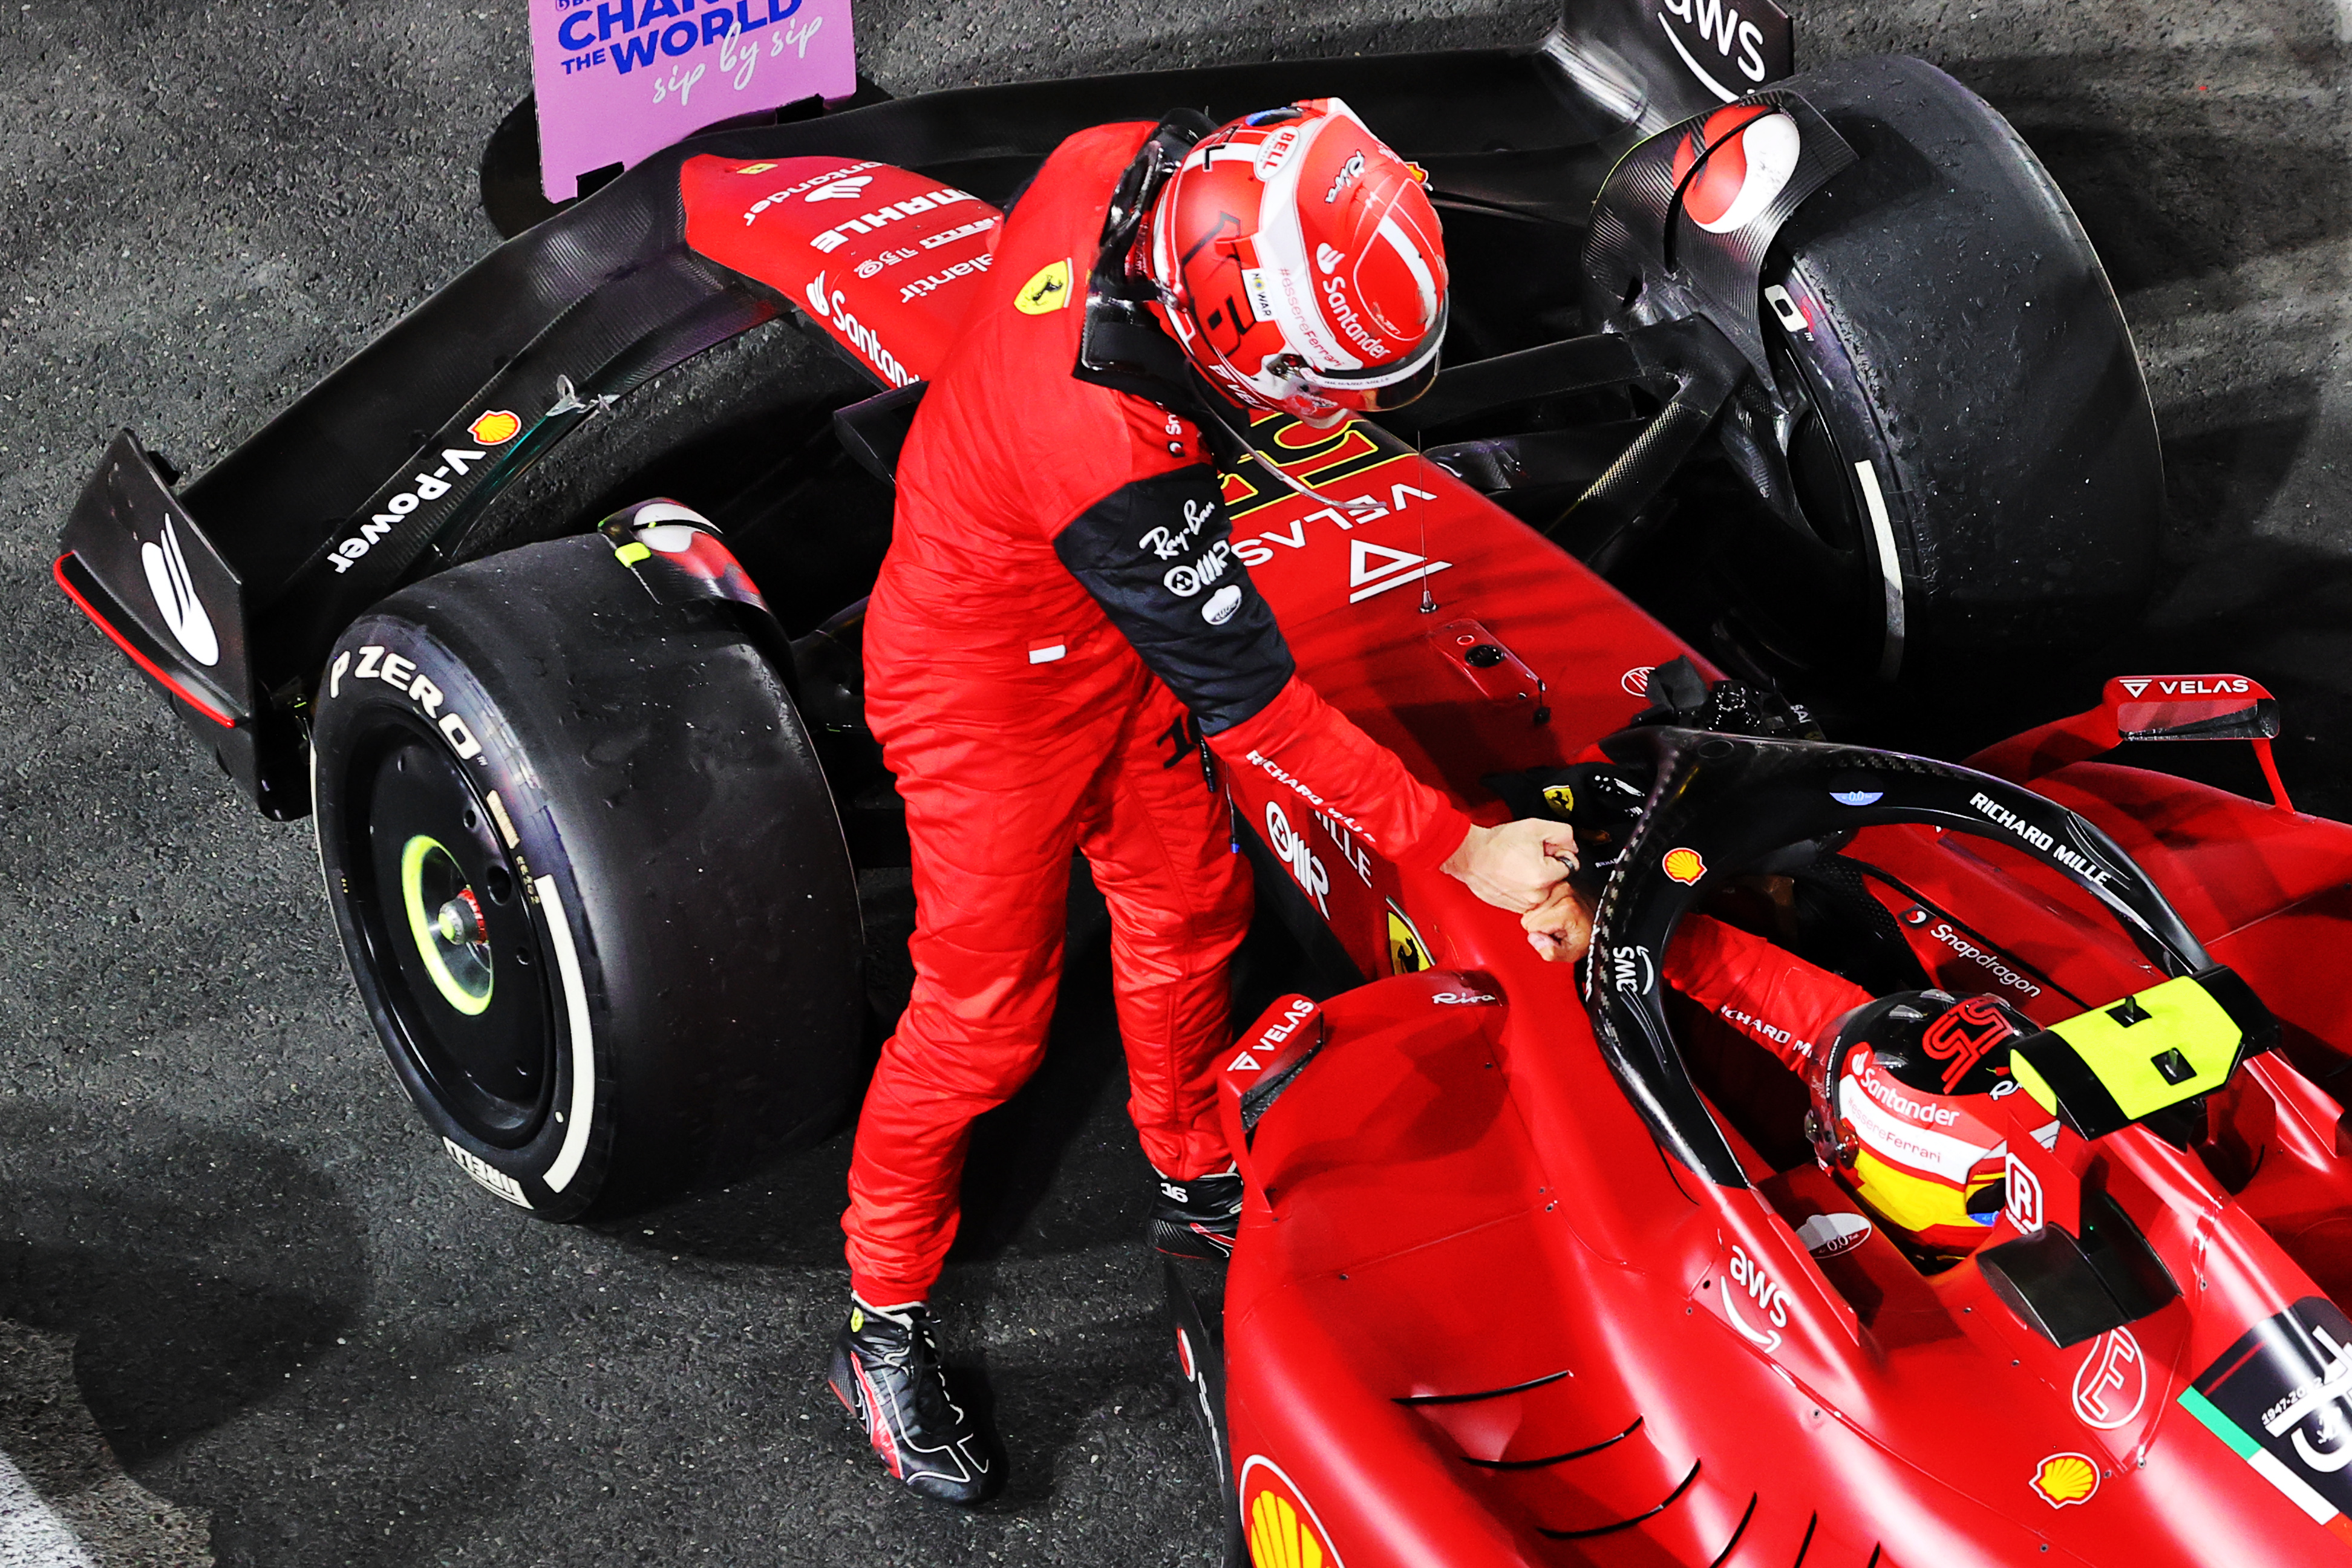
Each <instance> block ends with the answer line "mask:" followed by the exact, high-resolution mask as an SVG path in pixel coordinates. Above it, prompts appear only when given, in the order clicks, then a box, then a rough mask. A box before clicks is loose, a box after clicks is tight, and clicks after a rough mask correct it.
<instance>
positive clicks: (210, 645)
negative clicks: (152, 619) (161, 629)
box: [139, 519, 220, 668]
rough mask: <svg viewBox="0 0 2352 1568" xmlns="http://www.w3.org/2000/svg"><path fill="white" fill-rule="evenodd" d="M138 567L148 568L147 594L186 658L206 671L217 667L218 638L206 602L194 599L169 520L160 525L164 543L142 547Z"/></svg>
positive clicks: (184, 560)
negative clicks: (161, 613)
mask: <svg viewBox="0 0 2352 1568" xmlns="http://www.w3.org/2000/svg"><path fill="white" fill-rule="evenodd" d="M139 563H140V564H141V565H142V566H144V567H146V568H147V591H148V592H149V593H151V594H152V595H155V607H156V608H157V609H159V610H161V611H162V612H163V624H164V625H165V626H169V627H171V628H172V635H173V637H177V638H178V639H179V642H180V646H181V647H184V648H185V649H187V650H188V657H189V658H193V659H194V660H195V661H196V662H197V663H198V664H201V665H204V666H205V667H207V668H210V667H211V666H213V665H215V664H218V663H219V662H220V634H219V633H218V632H217V631H215V629H214V628H213V618H212V616H209V615H207V614H206V613H205V602H204V601H203V600H202V599H199V598H197V597H196V585H195V583H194V579H192V578H191V577H189V575H188V557H187V552H184V550H182V549H181V548H180V535H179V531H178V530H177V529H175V528H173V525H172V523H171V521H170V520H169V519H166V520H165V521H164V523H163V543H162V544H160V545H157V544H142V545H141V546H140V547H139Z"/></svg>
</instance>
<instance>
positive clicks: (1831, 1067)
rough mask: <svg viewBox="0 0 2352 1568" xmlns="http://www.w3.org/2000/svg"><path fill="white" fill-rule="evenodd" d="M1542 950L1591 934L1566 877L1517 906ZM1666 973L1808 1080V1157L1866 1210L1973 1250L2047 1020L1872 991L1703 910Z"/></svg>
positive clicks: (1567, 955)
mask: <svg viewBox="0 0 2352 1568" xmlns="http://www.w3.org/2000/svg"><path fill="white" fill-rule="evenodd" d="M1520 923H1521V924H1522V925H1523V926H1524V927H1525V928H1526V930H1527V931H1528V942H1530V943H1532V944H1533V945H1534V947H1535V949H1536V951H1537V952H1539V953H1542V954H1543V955H1544V956H1545V957H1547V958H1549V959H1552V960H1555V961H1561V962H1574V961H1575V960H1576V959H1578V958H1580V957H1582V956H1583V954H1584V950H1585V948H1586V946H1587V945H1588V944H1589V943H1590V942H1591V934H1592V930H1591V916H1590V913H1589V911H1588V910H1586V908H1585V906H1584V904H1583V902H1582V896H1581V895H1580V894H1579V893H1577V892H1575V891H1573V890H1572V889H1570V888H1569V887H1567V886H1566V885H1563V886H1562V887H1561V888H1559V889H1558V890H1557V891H1556V892H1555V893H1554V895H1553V896H1552V898H1551V900H1549V902H1547V903H1545V904H1544V905H1542V906H1541V907H1539V908H1538V909H1535V910H1530V911H1528V913H1527V914H1526V915H1525V916H1523V917H1521V921H1520ZM1665 978H1666V982H1667V984H1670V985H1672V986H1673V987H1674V988H1675V990H1676V991H1679V992H1681V993H1682V994H1684V995H1685V996H1686V997H1688V998H1689V999H1690V1000H1691V1001H1692V1002H1694V1003H1696V1004H1697V1005H1700V1006H1702V1007H1704V1008H1706V1010H1707V1011H1708V1012H1710V1013H1712V1014H1714V1015H1715V1016H1717V1018H1719V1019H1721V1020H1722V1021H1723V1022H1724V1023H1725V1024H1726V1025H1727V1026H1730V1027H1731V1028H1733V1029H1735V1030H1737V1031H1738V1032H1739V1033H1740V1034H1742V1035H1745V1036H1746V1037H1748V1038H1750V1039H1752V1040H1754V1041H1755V1042H1756V1043H1757V1044H1759V1045H1760V1046H1762V1047H1765V1048H1766V1049H1767V1050H1769V1051H1770V1052H1771V1053H1772V1055H1773V1056H1774V1057H1776V1058H1779V1059H1780V1063H1781V1064H1782V1065H1783V1066H1785V1067H1786V1068H1789V1069H1790V1071H1791V1072H1794V1073H1796V1074H1798V1075H1799V1076H1800V1077H1801V1079H1804V1081H1805V1084H1806V1087H1807V1088H1808V1089H1810V1090H1811V1097H1812V1110H1811V1112H1810V1113H1809V1114H1808V1116H1807V1118H1806V1131H1807V1133H1808V1134H1809V1135H1810V1137H1811V1142H1812V1145H1813V1150H1814V1153H1815V1155H1816V1157H1817V1158H1819V1160H1820V1161H1821V1163H1822V1166H1823V1167H1824V1168H1825V1169H1827V1170H1828V1171H1829V1172H1830V1173H1831V1174H1832V1175H1833V1176H1834V1177H1835V1178H1836V1179H1837V1180H1838V1181H1839V1182H1840V1184H1843V1186H1844V1187H1845V1188H1846V1189H1847V1190H1848V1191H1850V1192H1851V1193H1853V1195H1854V1197H1855V1199H1856V1200H1857V1201H1859V1202H1860V1203H1861V1204H1862V1205H1863V1206H1864V1209H1866V1210H1867V1211H1868V1212H1869V1214H1870V1215H1871V1217H1872V1218H1873V1219H1874V1221H1876V1222H1877V1223H1878V1224H1879V1225H1881V1226H1883V1227H1885V1229H1886V1230H1888V1231H1889V1232H1891V1233H1893V1234H1894V1236H1895V1237H1897V1238H1898V1239H1900V1240H1903V1241H1906V1242H1907V1243H1908V1244H1910V1246H1911V1247H1912V1248H1913V1249H1914V1250H1915V1251H1916V1252H1918V1253H1921V1254H1926V1255H1929V1256H1938V1257H1957V1256H1959V1255H1963V1254H1966V1253H1968V1252H1970V1251H1973V1250H1974V1249H1975V1247H1977V1245H1978V1244H1979V1242H1981V1241H1982V1240H1983V1239H1984V1238H1985V1237H1986V1236H1987V1235H1988V1234H1990V1230H1991V1228H1992V1225H1993V1222H1994V1221H1995V1220H1996V1219H1998V1218H1999V1217H2000V1210H2001V1203H2002V1194H2003V1190H2004V1189H2003V1185H2002V1182H2001V1176H2002V1173H2003V1170H2004V1168H2005V1165H2006V1148H2007V1139H2008V1137H2009V1132H2008V1128H2009V1127H2010V1125H2011V1121H2010V1119H2009V1118H2008V1117H2007V1116H2006V1115H2005V1114H2004V1112H2003V1110H2002V1109H2001V1108H2000V1106H1999V1104H1998V1103H1997V1102H1998V1101H2000V1100H2002V1099H2005V1098H2006V1097H2007V1096H2009V1095H2011V1094H2012V1093H2014V1092H2016V1090H2017V1088H2018V1084H2017V1082H2016V1080H2015V1079H2013V1078H2012V1077H2011V1074H2010V1061H2009V1056H2010V1052H2009V1047H2010V1042H2011V1041H2012V1040H2014V1039H2017V1038H2020V1037H2023V1036H2026V1035H2031V1034H2032V1033H2033V1032H2034V1031H2035V1029H2036V1028H2037V1026H2036V1025H2034V1024H2033V1023H2032V1022H2031V1021H2030V1020H2028V1019H2027V1018H2026V1017H2025V1016H2024V1015H2022V1014H2021V1013H2019V1012H2018V1011H2017V1010H2016V1009H2015V1008H2013V1007H2011V1006H2010V1005H2007V1004H2006V1003H2004V1002H2001V1001H1999V1000H1997V999H1996V998H1994V997H1991V996H1955V995H1952V994H1949V993H1948V992H1943V991H1900V992H1896V993H1895V994H1891V995H1885V996H1874V995H1873V994H1871V993H1870V992H1868V991H1866V990H1864V989H1863V988H1862V987H1861V986H1859V985H1856V984H1853V982H1851V981H1848V980H1845V979H1843V978H1842V977H1840V976H1838V975H1836V974H1832V973H1830V972H1829V971H1828V970H1825V969H1822V968H1820V967H1818V966H1816V965H1814V964H1811V963H1806V962H1805V961H1804V960H1803V959H1801V958H1799V957H1797V956H1796V955H1795V954H1794V953H1791V952H1788V951H1787V950H1786V949H1784V948H1780V947H1778V946H1776V945H1774V944H1773V943H1772V942H1768V941H1766V940H1765V939H1764V938H1762V937H1760V936H1756V935H1753V934H1751V933H1749V932H1748V931H1741V930H1740V929H1738V927H1736V926H1731V925H1727V924H1725V923H1724V922H1722V921H1716V920H1711V919H1709V918H1708V917H1706V916H1705V915H1698V914H1693V915H1689V916H1686V917H1685V918H1684V920H1683V921H1682V922H1681V924H1680V925H1679V926H1678V927H1677V929H1676V931H1675V940H1674V942H1673V944H1672V945H1671V946H1670V947H1668V949H1667V950H1666V963H1665Z"/></svg>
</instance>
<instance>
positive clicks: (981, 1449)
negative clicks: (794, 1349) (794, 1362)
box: [826, 1296, 1004, 1508]
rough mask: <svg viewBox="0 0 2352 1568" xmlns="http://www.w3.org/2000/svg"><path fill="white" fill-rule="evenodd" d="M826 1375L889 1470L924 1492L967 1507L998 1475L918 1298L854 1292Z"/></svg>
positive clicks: (990, 1490) (989, 1491) (987, 1439)
mask: <svg viewBox="0 0 2352 1568" xmlns="http://www.w3.org/2000/svg"><path fill="white" fill-rule="evenodd" d="M826 1382H827V1383H828V1384H831V1385H832V1388H833V1395H834V1397H835V1398H836V1399H838V1400H840V1401H841V1403H842V1405H844V1406H845V1408H847V1410H848V1411H849V1413H850V1414H851V1415H854V1416H856V1418H857V1424H858V1425H859V1426H862V1427H864V1428H865V1431H866V1441H867V1442H868V1443H870V1444H871V1445H873V1447H874V1451H875V1452H876V1453H877V1454H878V1455H880V1456H881V1458H882V1462H883V1463H884V1464H885V1465H887V1466H888V1467H889V1468H890V1474H891V1475H892V1476H894V1477H896V1478H897V1479H899V1480H902V1481H904V1482H906V1483H907V1485H908V1486H909V1487H911V1488H913V1489H915V1490H916V1491H918V1492H919V1493H921V1494H922V1495H923V1496H925V1497H927V1498H937V1499H938V1500H940V1501H941V1502H951V1503H960V1504H961V1505H963V1506H964V1507H967V1508H969V1507H971V1506H972V1505H973V1504H975V1503H980V1502H984V1501H986V1500H988V1499H989V1498H991V1497H992V1496H994V1495H995V1493H996V1489H997V1488H998V1487H999V1486H1001V1485H1002V1484H1003V1480H1004V1465H1003V1461H1002V1460H1001V1459H999V1458H996V1457H995V1456H996V1443H995V1439H994V1437H993V1436H992V1434H991V1433H989V1432H987V1431H985V1430H983V1429H982V1426H981V1425H980V1423H979V1422H978V1421H975V1420H974V1419H972V1417H971V1415H970V1414H969V1413H968V1412H966V1411H965V1409H964V1407H963V1406H962V1405H959V1404H957V1403H956V1402H955V1399H954V1398H953V1396H952V1395H950V1394H949V1393H948V1384H947V1375H946V1373H945V1372H944V1371H943V1370H942V1369H941V1367H940V1347H939V1344H938V1342H935V1341H934V1340H933V1339H932V1338H931V1320H930V1314H929V1312H928V1311H926V1310H924V1307H923V1304H922V1303H921V1302H920V1301H917V1302H914V1303H912V1304H910V1305H908V1306H904V1307H891V1308H887V1309H884V1308H878V1307H869V1306H867V1305H866V1303H865V1302H863V1301H861V1300H857V1298H856V1297H855V1296H852V1297H851V1298H850V1309H849V1321H847V1322H846V1323H844V1324H843V1325H842V1328H841V1332H840V1333H838V1334H836V1335H835V1336H834V1341H833V1372H832V1374H831V1376H829V1377H828V1378H827V1379H826Z"/></svg>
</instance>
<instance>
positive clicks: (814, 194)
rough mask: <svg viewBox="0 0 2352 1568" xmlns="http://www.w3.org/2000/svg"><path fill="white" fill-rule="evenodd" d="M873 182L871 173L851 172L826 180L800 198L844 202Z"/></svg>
mask: <svg viewBox="0 0 2352 1568" xmlns="http://www.w3.org/2000/svg"><path fill="white" fill-rule="evenodd" d="M873 183H874V176H873V175H871V174H852V175H850V176H849V177H848V178H846V179H840V180H827V181H826V182H825V183H824V184H821V185H819V186H818V187H817V188H816V189H814V190H813V191H811V192H810V193H809V194H808V195H805V196H803V197H802V198H801V200H803V201H804V202H845V201H849V200H852V199H854V198H855V197H856V195H857V194H858V192H860V191H862V190H864V189H865V188H866V186H868V185H870V184H873Z"/></svg>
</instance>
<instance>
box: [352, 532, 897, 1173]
mask: <svg viewBox="0 0 2352 1568" xmlns="http://www.w3.org/2000/svg"><path fill="white" fill-rule="evenodd" d="M735 609H736V607H735V606H732V605H714V604H696V605H687V606H683V607H678V606H665V605H658V604H656V603H655V602H654V600H653V598H652V596H651V595H649V594H648V593H647V592H646V588H645V587H644V586H643V585H642V584H640V583H639V582H638V580H637V579H636V577H635V575H634V574H632V573H631V572H630V571H629V570H628V569H627V568H625V567H624V566H623V565H622V564H621V563H619V562H618V560H617V559H616V558H615V556H614V549H613V546H612V544H611V543H610V542H607V541H606V540H605V539H604V537H602V536H601V535H589V536H586V537H578V538H569V539H562V540H558V541H554V542H549V543H542V544H534V545H530V546H528V547H526V548H524V549H520V550H516V551H512V552H508V553H505V554H501V555H496V556H492V557H490V558H488V559H487V560H483V561H479V562H476V563H471V564H468V565H464V566H460V567H457V568H456V569H455V570H452V571H449V572H446V573H444V574H441V575H439V576H436V577H433V578H430V579H428V580H426V581H425V582H423V583H420V584H416V585H415V586H413V587H410V588H407V589H404V590H403V591H402V592H400V593H398V594H395V595H393V596H392V597H391V598H388V599H386V600H384V601H383V603H382V604H380V605H376V606H375V607H374V608H373V610H371V611H369V612H368V614H366V615H365V616H362V617H361V618H360V619H359V620H358V621H357V622H356V623H355V624H353V625H352V626H351V627H350V628H349V629H348V630H346V631H345V632H344V633H343V634H342V636H341V638H339V639H338V640H337V642H336V644H335V647H334V651H333V653H332V654H331V656H330V658H329V659H328V662H327V666H326V669H325V672H324V676H323V679H321V680H320V687H319V693H318V707H317V719H316V723H315V727H314V731H313V737H312V740H313V752H312V757H313V764H312V765H313V767H314V769H315V774H314V784H313V793H314V796H315V801H316V806H317V812H316V816H317V823H318V832H319V855H320V864H321V867H322V868H323V869H324V871H325V874H326V881H327V893H328V900H329V901H330V902H331V904H332V906H333V908H334V914H335V921H336V925H337V926H338V928H339V929H340V931H341V936H342V941H343V948H344V952H345V953H346V954H347V955H348V956H349V958H350V960H351V967H352V977H353V979H354V980H355V981H356V982H357V984H358V988H359V993H360V996H361V999H362V1002H364V1004H365V1005H366V1007H367V1010H368V1014H369V1016H370V1018H371V1019H372V1020H373V1023H374V1026H375V1029H376V1033H377V1034H378V1036H379V1037H381V1038H382V1039H383V1044H384V1047H385V1049H386V1051H387V1052H389V1054H390V1056H391V1058H392V1065H393V1068H394V1072H395V1073H396V1074H397V1075H398V1077H399V1079H400V1082H401V1085H402V1087H403V1088H404V1089H406V1090H407V1091H408V1093H409V1096H410V1098H412V1099H413V1100H415V1102H416V1106H417V1109H418V1110H421V1111H422V1112H423V1113H424V1116H425V1123H426V1125H427V1126H428V1127H429V1128H431V1130H432V1131H433V1132H434V1134H435V1135H436V1137H438V1138H439V1140H440V1141H441V1142H442V1144H443V1146H444V1148H445V1149H446V1152H448V1154H449V1156H450V1157H451V1159H453V1160H454V1161H455V1162H456V1163H457V1165H458V1167H459V1168H460V1169H461V1170H463V1171H464V1172H465V1173H466V1174H467V1175H468V1176H470V1177H472V1178H473V1180H474V1181H475V1182H477V1183H478V1184H480V1185H481V1186H483V1187H484V1188H486V1189H488V1191H490V1192H492V1193H495V1194H498V1195H499V1197H501V1198H503V1199H505V1200H506V1201H507V1202H509V1203H510V1204H512V1205H516V1206H517V1207H519V1208H524V1209H528V1210H529V1211H530V1213H532V1214H534V1215H539V1216H541V1217H542V1218H546V1219H551V1220H566V1219H573V1218H577V1217H579V1216H581V1215H583V1214H584V1213H586V1212H587V1211H588V1210H589V1208H590V1206H591V1205H598V1206H600V1207H601V1208H604V1209H615V1208H624V1207H626V1206H629V1205H633V1204H635V1203H639V1202H642V1201H646V1200H648V1199H651V1198H654V1197H656V1196H659V1195H662V1194H666V1193H669V1192H673V1191H677V1190H679V1189H683V1188H686V1187H689V1186H693V1185H697V1184H704V1183H707V1182H709V1181H714V1180H720V1179H724V1178H726V1177H727V1176H730V1175H732V1174H735V1173H740V1171H742V1170H743V1169H746V1168H748V1167H749V1165H750V1164H751V1163H754V1162H755V1161H756V1160H757V1159H759V1158H760V1157H761V1156H762V1155H764V1154H766V1153H769V1152H774V1151H776V1150H779V1149H781V1148H782V1147H784V1146H787V1145H790V1144H792V1143H793V1142H798V1141H801V1140H803V1139H805V1138H806V1137H808V1136H809V1135H811V1134H814V1133H821V1132H824V1131H830V1130H831V1128H832V1127H833V1125H834V1124H835V1121H836V1120H837V1119H838V1116H839V1115H840V1113H841V1111H842V1110H844V1108H845V1105H846V1104H847V1101H848V1097H849V1095H850V1094H851V1093H852V1092H853V1091H854V1089H855V1087H856V1075H857V1072H858V1069H859V1067H860V1065H861V1055H860V1043H861V1033H862V1027H863V1021H864V1012H863V1008H864V1003H863V992H862V989H861V987H860V984H859V976H858V966H859V963H860V934H859V928H858V912H857V901H856V884H855V881H854V879H853V876H852V873H851V870H850V866H849V860H848V857H847V854H846V852H845V849H844V847H843V845H842V837H841V829H840V826H839V822H838V819H837V818H836V817H835V812H834V805H833V800H832V796H831V795H830V793H829V792H828V790H827V788H826V785H825V781H824V775H823V774H822V773H821V772H820V771H819V769H818V766H817V763H816V759H815V753H814V750H813V748H812V746H811V744H810V741H809V736H808V732H807V731H806V730H805V729H804V728H803V725H802V723H801V721H800V718H799V715H798V714H797V712H796V711H795V710H794V709H793V701H792V698H791V696H790V694H789V693H788V692H787V690H786V689H785V686H784V683H783V681H782V679H780V678H779V677H778V675H777V672H776V668H775V667H774V666H773V665H772V664H771V663H770V661H769V660H768V658H766V657H764V656H763V655H762V654H761V651H760V650H759V648H758V647H755V646H754V645H753V643H752V642H751V641H750V640H748V639H747V637H745V635H744V634H743V632H742V631H741V630H740V626H739V624H738V623H736V622H735V621H734V620H732V619H731V618H730V617H731V616H732V615H733V614H734V612H735Z"/></svg>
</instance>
